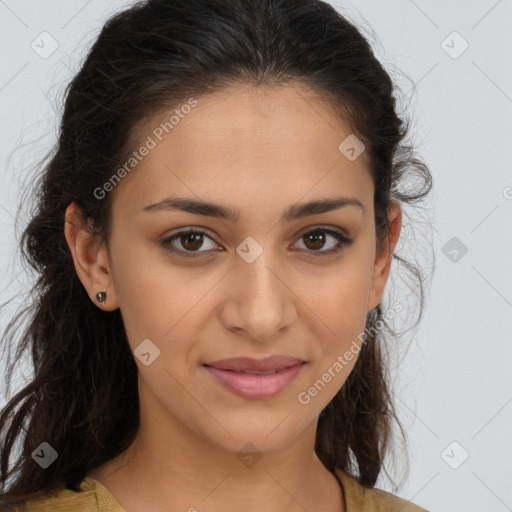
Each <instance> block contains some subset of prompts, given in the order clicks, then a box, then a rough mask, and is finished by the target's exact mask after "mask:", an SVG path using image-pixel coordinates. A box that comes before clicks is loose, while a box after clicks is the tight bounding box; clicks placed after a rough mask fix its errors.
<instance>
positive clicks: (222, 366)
mask: <svg viewBox="0 0 512 512" xmlns="http://www.w3.org/2000/svg"><path fill="white" fill-rule="evenodd" d="M303 362H304V361H303V360H302V359H298V358H296V357H291V356H284V355H275V356H269V357H266V358H264V359H253V358H251V357H233V358H230V359H221V360H219V361H213V362H209V363H204V364H205V366H211V367H213V368H218V369H219V370H230V371H233V372H243V373H268V372H275V371H276V370H283V369H285V368H289V367H290V366H296V365H298V364H301V363H303Z"/></svg>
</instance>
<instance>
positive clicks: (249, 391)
mask: <svg viewBox="0 0 512 512" xmlns="http://www.w3.org/2000/svg"><path fill="white" fill-rule="evenodd" d="M253 361H254V360H253ZM297 361H298V362H297ZM297 361H296V362H295V363H294V364H289V363H288V364H289V366H286V367H282V368H273V369H269V370H252V369H248V370H245V369H244V370H234V369H228V368H219V367H217V366H210V365H208V364H203V367H204V368H205V370H206V371H207V372H208V373H209V374H210V375H211V376H212V377H214V379H215V381H216V382H218V383H220V384H221V385H222V386H223V387H224V388H225V389H228V390H229V391H231V392H232V393H234V394H235V395H237V396H240V397H242V398H246V399H252V400H263V399H267V398H272V397H273V396H276V395H278V394H279V393H281V392H282V391H283V390H284V389H285V388H287V387H288V386H289V385H290V384H291V383H292V382H293V381H294V380H295V379H296V378H297V376H298V374H299V373H300V371H301V370H302V368H303V367H304V366H305V365H306V363H305V362H304V361H301V360H297Z"/></svg>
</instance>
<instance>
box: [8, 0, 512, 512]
mask: <svg viewBox="0 0 512 512" xmlns="http://www.w3.org/2000/svg"><path fill="white" fill-rule="evenodd" d="M331 3H332V4H333V5H335V6H336V7H337V8H338V9H339V10H340V11H341V12H342V13H343V14H345V15H348V16H349V17H350V19H352V20H353V21H356V22H357V23H358V24H359V26H360V27H361V28H362V30H363V32H364V33H365V34H366V35H367V36H368V37H369V38H370V41H371V43H372V45H373V46H374V49H375V51H376V53H377V55H378V57H379V58H380V59H381V61H382V62H383V64H384V65H385V66H386V68H387V69H388V70H389V71H390V72H391V73H392V75H393V77H394V78H395V80H397V82H398V83H399V85H400V87H401V88H402V91H403V92H404V93H406V95H407V96H406V97H407V98H408V99H409V100H410V103H409V115H410V116H412V118H413V123H414V131H413V135H414V138H415V141H416V144H417V147H418V150H419V153H420V156H421V157H422V158H424V159H425V160H426V162H427V164H428V165H429V167H430V169H431V172H432V173H433V176H434V186H435V189H434V192H433V195H432V201H433V203H432V204H431V206H432V208H433V209H435V220H434V224H433V225H432V227H431V228H430V230H431V231H432V233H433V243H434V250H435V253H436V261H435V265H436V268H435V272H434V278H433V283H432V287H431V289H430V290H429V297H428V299H427V301H428V303H427V311H426V314H425V316H424V318H423V321H422V323H421V325H420V329H419V331H418V332H417V334H416V335H415V336H414V337H413V339H412V340H411V339H410V338H409V339H407V340H404V342H403V343H404V345H405V344H410V349H409V351H408V352H407V354H406V356H405V357H404V358H403V360H400V362H399V363H398V364H397V365H396V367H395V368H393V369H392V371H393V372H394V374H395V375H396V395H397V403H398V406H399V411H400V413H401V418H402V421H403V424H404V426H405V428H406V430H407V432H408V435H409V440H410V455H411V465H410V475H409V479H408V481H407V482H406V483H405V484H404V485H403V486H402V487H401V488H400V489H399V491H398V492H397V494H399V495H401V496H403V497H406V498H407V499H410V500H412V501H414V502H415V503H418V504H420V505H422V506H424V507H425V508H428V509H429V510H431V511H437V512H453V511H456V510H457V511H458V510H464V511H466V512H473V511H474V512H476V511H478V512H480V511H482V510H485V511H486V512H502V511H506V510H512V486H511V485H510V482H511V476H512V471H511V470H510V460H511V459H512V445H511V436H510V432H511V423H512V422H511V420H512V403H511V402H512V385H511V384H512V377H511V372H510V365H511V361H512V343H511V340H510V328H511V326H512V322H511V318H512V272H511V270H510V262H511V261H512V242H511V239H512V229H511V228H512V222H511V218H512V173H511V163H510V156H509V155H510V146H511V143H512V72H511V64H510V62H512V59H511V50H510V48H512V31H511V30H510V27H511V25H512V1H511V0H500V1H495V0H479V1H467V0H466V1H462V0H457V1H455V0H452V1H449V2H447V1H441V0H435V1H432V0H430V1H427V0H415V1H413V0H394V1H388V2H383V1H378V0H360V1H357V0H353V1H351V2H348V1H347V2H341V1H337V2H331ZM127 5H129V3H128V2H126V1H122V0H117V1H113V0H111V1H100V0H89V1H86V0H72V1H71V0H48V1H46V2H44V3H43V2H40V1H35V0H21V1H14V0H0V48H1V50H0V51H1V55H2V66H1V68H0V109H1V113H2V115H1V116H0V126H1V134H2V137H0V162H1V165H0V240H1V244H0V266H1V268H2V272H1V277H0V302H2V303H3V302H5V301H6V300H8V299H10V298H11V297H13V296H16V299H15V301H14V304H16V303H21V302H23V296H22V295H17V294H18V293H19V292H20V291H21V290H24V289H25V288H24V286H26V284H27V282H28V277H27V276H25V275H24V274H23V273H22V272H21V270H22V268H21V267H20V265H19V260H18V259H17V258H16V256H15V253H14V251H15V240H16V238H15V237H16V234H19V233H20V232H21V228H22V227H23V225H24V222H25V220H26V218H25V217H23V218H22V222H20V226H18V229H17V232H15V229H14V215H15V212H16V205H17V202H18V201H19V200H21V199H22V196H21V189H20V186H21V185H22V184H24V183H26V180H27V179H30V172H31V170H30V165H33V164H34V163H35V162H36V160H37V159H39V158H41V157H42V156H43V155H44V154H45V152H46V150H47V149H48V148H49V147H50V145H51V144H53V142H54V141H55V137H56V133H57V126H58V119H59V114H60V110H59V106H58V104H59V101H60V99H61V94H62V91H63V90H64V87H65V86H66V85H67V83H68V80H69V79H70V77H71V76H72V74H73V73H74V72H76V70H77V69H78V66H79V63H80V61H81V59H82V57H83V56H84V52H85V51H86V50H87V49H88V47H89V45H90V44H91V43H92V41H93V40H94V38H95V37H96V36H97V34H98V32H99V30H100V28H101V26H102V23H103V22H104V21H105V20H106V18H107V16H108V15H110V14H112V13H113V12H115V11H117V10H118V9H120V8H123V7H125V6H127ZM43 31H47V32H48V33H49V34H51V36H52V37H53V38H54V39H55V40H56V41H57V43H58V48H57V49H56V51H55V52H54V53H53V54H52V55H51V56H49V57H48V58H41V57H40V56H39V55H38V54H37V53H36V52H35V51H34V50H33V49H32V48H31V43H32V41H34V40H36V41H37V37H38V36H39V35H40V34H41V32H43ZM454 31H456V32H458V34H460V36H459V35H453V34H452V33H453V32H454ZM462 38H463V39H462ZM464 40H465V41H467V43H468V44H469V47H468V48H467V50H466V51H465V52H464V53H462V54H461V55H460V56H459V55H457V54H458V53H459V52H460V50H461V49H462V48H463V46H462V45H463V44H464ZM443 41H445V43H443ZM47 48H48V46H47ZM449 53H451V54H452V55H451V56H450V55H449ZM455 56H456V57H457V58H454V57H455ZM400 72H402V74H400ZM404 74H405V75H404ZM407 77H409V78H410V79H411V80H412V82H414V83H415V84H416V90H415V91H413V89H412V85H413V83H412V82H411V81H408V80H407ZM54 107H56V108H57V110H56V111H54ZM429 222H430V223H432V219H430V220H429V219H428V218H425V226H424V227H423V228H422V232H423V233H425V235H424V236H426V237H427V238H428V231H429V227H428V226H429ZM418 227H420V226H418ZM418 227H417V228H416V229H418ZM416 233H419V235H420V236H421V233H420V232H419V231H416ZM454 237H455V238H456V239H455V240H452V239H453V238H454ZM427 238H425V240H427ZM404 243H405V242H404ZM418 243H419V242H418ZM424 243H425V242H424ZM447 244H448V245H447ZM451 244H458V247H456V246H452V245H451ZM461 244H464V246H465V247H467V253H465V254H464V255H462V256H461V254H462V253H461V252H460V250H459V248H460V247H462V245H461ZM411 247H412V248H411V249H407V246H404V248H403V249H402V250H403V251H408V252H407V253H404V255H405V257H406V258H407V259H411V258H413V257H414V254H413V252H414V251H415V252H416V253H417V255H416V259H417V260H418V261H421V257H422V255H423V254H424V253H428V244H427V245H426V249H425V246H423V247H422V246H421V245H419V246H411ZM454 248H455V250H456V251H458V252H457V255H456V253H454V252H453V249H454ZM443 250H444V252H443ZM450 251H452V252H451V254H450ZM445 253H446V255H445ZM454 259H455V260H456V261H453V260H454ZM389 284H390V285H391V284H393V283H389ZM12 311H13V307H12V306H11V307H9V308H4V309H2V310H1V311H0V314H1V318H0V327H2V328H3V327H4V326H5V324H6V321H7V319H8V318H9V315H10V314H11V313H12ZM25 367H26V366H25ZM0 371H1V372H3V367H0ZM22 373H23V372H22ZM27 375H28V373H25V376H27ZM0 377H2V379H3V375H0ZM21 378H22V375H21V374H20V379H21ZM2 384H3V381H2ZM6 400H7V397H6V396H1V394H0V403H1V404H2V405H3V404H4V403H5V402H6ZM453 442H455V443H456V444H451V443H453ZM447 447H448V448H447ZM466 452H467V454H468V458H467V460H465V461H464V462H463V463H462V464H460V463H461V461H462V460H463V457H464V456H465V454H466ZM399 460H400V457H399ZM459 464H460V465H459ZM450 465H451V466H454V467H455V466H458V467H457V469H454V468H453V467H451V466H450ZM396 474H398V473H396ZM379 481H380V480H379ZM382 485H383V486H384V487H385V488H386V485H385V484H384V483H383V484H382ZM388 489H389V488H388Z"/></svg>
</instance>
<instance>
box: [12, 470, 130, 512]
mask: <svg viewBox="0 0 512 512" xmlns="http://www.w3.org/2000/svg"><path fill="white" fill-rule="evenodd" d="M49 510H51V511H52V512H70V511H73V512H100V511H101V512H124V510H123V508H122V507H121V506H120V505H119V504H118V503H117V501H116V500H115V499H114V498H113V496H111V495H110V494H109V493H108V491H107V490H106V489H105V488H104V487H103V486H102V485H101V484H100V483H99V482H98V481H96V480H94V479H93V478H89V477H86V478H85V479H84V480H82V482H81V484H80V491H79V492H75V491H72V490H70V489H66V488H60V489H56V490H54V491H53V492H51V493H49V494H48V495H46V496H45V497H43V498H39V499H34V500H31V501H28V502H26V503H25V504H24V505H22V506H21V507H19V508H18V509H16V511H15V512H48V511H49Z"/></svg>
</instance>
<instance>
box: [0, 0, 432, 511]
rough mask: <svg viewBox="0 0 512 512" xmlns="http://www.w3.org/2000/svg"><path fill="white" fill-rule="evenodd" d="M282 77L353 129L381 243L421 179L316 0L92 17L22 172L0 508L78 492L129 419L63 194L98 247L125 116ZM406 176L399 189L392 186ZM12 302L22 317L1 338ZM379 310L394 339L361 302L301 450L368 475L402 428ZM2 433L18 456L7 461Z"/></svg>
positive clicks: (127, 432)
mask: <svg viewBox="0 0 512 512" xmlns="http://www.w3.org/2000/svg"><path fill="white" fill-rule="evenodd" d="M288 82H289V83H299V84H301V85H305V86H308V87H309V88H310V90H312V91H314V92H315V93H317V94H318V96H319V97H320V98H322V99H323V100H324V101H325V102H326V103H327V104H329V105H330V106H332V108H333V110H334V111H335V112H336V113H338V114H339V115H340V116H343V119H345V120H346V121H347V122H348V123H349V124H350V126H351V129H352V130H353V132H354V133H355V134H356V135H357V137H358V138H359V139H360V140H361V141H363V142H364V144H365V146H366V151H367V152H368V153H367V156H368V157H369V162H370V165H371V169H370V170H371V175H372V178H373V180H374V184H375V196H374V210H375V224H376V239H377V241H378V243H379V244H380V243H381V242H382V241H383V240H384V239H385V238H386V237H387V236H388V234H389V224H388V213H389V207H390V204H391V201H392V200H397V201H399V202H400V203H401V204H402V205H405V204H412V203H416V202H418V201H419V200H421V199H423V198H424V197H425V196H426V195H427V194H428V193H429V191H430V189H431V186H432V177H431V174H430V172H429V169H428V168H427V166H426V165H425V164H424V163H423V162H422V161H421V159H419V158H418V157H417V156H416V152H415V151H414V150H413V147H412V145H409V144H408V143H406V142H405V140H406V139H405V137H406V135H407V133H408V129H409V124H408V123H409V121H408V120H404V119H403V118H401V117H400V116H399V115H398V113H397V105H396V99H395V97H394V92H395V91H397V87H396V86H394V84H393V82H392V80H391V78H390V76H389V74H388V73H387V72H386V70H385V69H384V68H383V66H382V65H381V64H380V62H379V61H378V59H377V58H376V57H375V55H374V53H373V51H372V49H371V46H370V44H369V42H368V41H367V40H366V38H365V37H364V36H363V35H362V34H361V32H360V31H359V30H358V29H357V28H356V26H355V24H353V23H351V22H349V21H348V20H347V19H346V18H345V17H343V16H342V15H341V14H340V13H338V12H337V11H336V10H335V9H334V8H333V7H332V6H330V5H329V4H327V3H324V2H322V1H320V0H257V1H255V0H187V1H181V0H147V1H144V2H138V3H136V4H134V5H133V6H132V7H130V8H129V9H127V10H124V11H122V12H120V13H118V14H116V15H114V16H113V17H111V18H110V19H109V20H108V21H107V22H106V24H105V25H104V27H103V29H102V31H101V33H100V34H99V36H98V38H97V40H96V41H95V42H94V44H93V45H92V47H91V49H90V51H89V52H88V54H87V56H86V58H85V60H84V62H83V63H82V65H81V68H80V70H79V71H78V73H77V74H76V76H75V77H74V78H73V80H72V81H71V83H70V84H69V86H68V87H67V90H66V92H65V103H64V110H63V114H62V119H61V124H60V132H59V138H58V142H57V144H56V146H55V148H54V149H53V150H52V151H51V153H50V154H49V157H48V162H47V164H45V165H44V168H43V169H42V172H41V174H40V176H39V179H38V181H37V182H36V184H35V188H36V190H37V194H36V197H37V202H36V204H35V209H34V212H33V215H32V216H31V218H30V221H29V223H28V225H27V226H26V228H25V230H24V232H23V235H22V238H21V241H20V248H21V252H22V253H23V257H24V258H26V261H28V263H29V264H30V265H31V267H32V268H33V269H34V270H35V271H36V273H37V276H38V277H37V281H36V282H35V283H34V286H33V288H32V289H31V293H32V301H31V302H30V303H29V305H28V306H27V307H25V309H24V310H23V311H22V312H20V313H19V314H18V316H17V317H16V318H15V319H13V320H12V322H10V324H9V325H8V327H7V328H6V330H5V333H4V336H3V338H2V343H3V344H4V345H5V346H4V349H5V347H6V346H10V347H11V348H14V347H15V348H16V352H15V354H14V359H13V361H10V357H9V362H10V364H9V370H8V372H7V376H6V383H7V386H8V387H7V389H9V384H10V382H11V381H12V373H13V368H14V364H15V362H16V361H18V360H20V359H21V356H22V354H23V352H24V351H25V350H27V349H29V350H30V353H31V359H32V363H33V369H34V376H33V378H32V380H30V381H29V383H28V384H27V385H26V386H25V387H24V388H23V389H21V391H19V392H18V393H16V394H15V395H14V396H13V397H12V398H11V399H10V401H9V402H8V403H7V405H6V406H5V407H4V409H3V410H2V411H1V413H0V440H1V451H0V492H1V494H0V501H1V502H2V503H4V504H5V505H6V506H10V505H14V504H17V503H22V502H23V501H24V500H26V499H27V498H28V497H32V498H34V497H37V496H39V495H40V494H41V493H44V492H48V491H50V490H54V489H57V488H59V487H61V486H67V487H68V488H69V489H77V488H78V484H79V483H80V481H81V480H82V479H83V478H84V476H85V474H86V473H87V472H88V471H89V470H91V469H92V468H95V467H97V466H99V465H101V464H102V463H104V462H106V461H107V460H109V459H111V458H113V457H115V456H116V455H118V454H119V453H120V452H122V451H124V450H125V449H126V448H127V447H128V446H129V445H130V444H131V443H132V441H133V440H134V438H135V435H136V433H137V430H138V426H139V401H138V392H137V367H136V364H135V362H134V358H133V354H132V352H131V350H130V347H129V345H128V341H127V337H126V333H125V330H124V326H123V322H122V318H121V314H120V311H119V309H117V310H115V311H112V312H105V311H102V310H101V309H99V308H98V307H96V305H95V304H93V303H92V301H91V300H90V298H89V296H88V294H87V292H86V290H85V288H84V286H83V285H82V283H81V281H80V280H79V279H78V276H77V274H76V272H75V269H74V265H73V260H72V256H71V253H70V250H69V247H68V245H67V242H66V240H65V237H64V213H65V210H66V207H67V206H68V205H69V204H70V203H71V202H72V201H76V202H77V203H78V205H79V206H80V208H81V209H82V212H83V220H84V225H85V221H86V219H93V221H94V230H95V232H96V233H97V234H98V235H100V236H101V237H102V238H103V240H104V241H105V242H106V244H107V247H108V242H109V236H110V228H111V195H110V194H107V196H106V197H105V198H104V199H102V200H98V199H97V198H96V196H95V194H94V190H95V189H97V187H100V186H101V185H102V184H104V183H105V182H106V181H107V180H108V179H109V178H110V177H111V176H112V174H113V172H114V171H115V170H116V169H118V167H119V166H120V165H122V164H123V162H124V161H125V159H126V156H127V155H128V154H129V153H130V151H133V149H134V148H133V147H132V145H133V140H134V136H135V135H136V127H137V126H138V123H139V122H141V121H142V120H144V119H147V118H148V116H151V115H153V114H156V113H161V112H163V111H165V110H167V109H170V108H174V107H176V106H177V105H179V104H180V103H181V102H183V101H186V100H187V99H188V98H190V97H192V96H193V97H195V98H199V97H200V96H201V95H204V94H208V93H210V92H215V91H218V90H221V89H222V88H223V87H226V86H228V85H232V84H239V85H244V84H250V85H260V84H261V85H270V86H273V85H275V86H277V85H282V84H286V83H288ZM340 142H341V141H340ZM134 172H136V171H134ZM408 177H409V178H413V180H412V183H413V184H414V187H411V188H409V190H404V189H401V187H402V185H403V184H405V183H406V182H408V183H410V181H409V180H408V179H407V178H408ZM393 258H394V259H395V260H399V262H400V264H401V267H404V268H405V269H407V270H409V271H410V272H411V273H412V275H413V276H414V277H415V278H417V281H418V284H419V290H420V296H421V308H420V314H419V316H418V322H419V319H420V318H421V316H422V312H423V304H424V292H423V290H424V278H423V277H424V276H423V274H422V271H421V270H419V269H418V268H416V267H415V266H413V265H411V264H410V263H408V262H407V261H406V260H404V259H402V258H401V257H400V256H399V255H398V254H397V253H396V252H395V253H394V254H393ZM23 315H28V323H27V326H25V327H24V329H23V331H22V333H21V336H20V340H19V341H18V342H16V343H15V334H16V332H18V330H19V329H18V330H16V329H15V326H16V321H17V320H19V319H20V318H21V317H22V316H23ZM379 321H380V322H383V324H384V325H386V329H387V331H388V333H389V334H391V335H393V336H394V338H393V339H395V340H398V339H399V336H398V335H397V333H395V332H394V331H393V330H392V329H391V328H390V326H389V325H388V323H387V322H386V318H385V316H384V314H383V309H382V305H379V306H378V307H377V308H376V309H374V310H372V311H371V312H370V313H369V315H368V319H367V325H366V327H367V329H368V332H369V333H371V335H370V336H369V337H368V339H367V340H366V342H365V343H363V345H362V349H361V352H360V355H359V358H358V360H357V363H356V365H355V367H354V369H353V371H352V372H351V374H350V375H349V377H348V379H347V381H346V382H345V384H344V385H343V387H342V389H341V390H340V391H339V392H338V393H337V395H336V396H335V397H334V398H333V400H332V401H331V403H329V404H328V406H327V407H326V408H325V409H324V410H323V411H322V413H321V414H320V417H319V421H318V430H317V438H316V447H315V450H316V452H317V455H318V456H319V458H320V459H321V460H322V462H323V463H324V465H325V466H326V467H327V468H328V469H329V470H331V471H332V470H333V469H334V468H335V467H339V468H342V469H344V470H346V471H347V472H349V473H351V474H352V475H354V476H355V477H356V478H357V479H358V480H359V482H360V483H361V484H362V485H364V486H368V487H371V486H374V485H375V483H376V481H377V477H378V476H379V473H380V472H381V470H382V469H383V467H384V458H385V456H386V453H387V452H388V448H389V447H390V442H389V441H390V439H391V436H390V434H391V432H392V426H393V423H394V422H396V423H397V424H398V425H399V426H400V430H401V431H402V435H403V436H404V439H405V434H404V432H403V428H402V426H401V425H400V423H399V421H398V418H397V414H396V411H395V408H394V405H393V399H392V398H393V397H392V392H391V387H390V384H389V376H388V373H387V372H388V370H387V365H386V357H385V349H386V347H385V345H384V341H385V338H384V335H383V329H379V330H376V329H375V328H374V327H375V324H376V322H379ZM415 325H416V324H415ZM390 339H391V338H390ZM9 355H11V351H10V350H9ZM121 382H122V385H120V383H121ZM45 441H46V442H48V443H49V444H50V445H51V446H52V447H53V448H54V449H55V450H56V451H57V452H58V454H59V456H58V458H57V459H56V460H55V462H54V463H52V464H51V465H50V466H49V467H48V468H46V469H42V468H41V467H40V466H39V465H38V464H36V463H35V461H34V460H33V458H32V457H31V454H32V452H33V451H34V450H35V449H36V448H37V447H38V446H39V445H40V444H41V443H42V442H45ZM16 442H18V443H19V444H20V446H19V453H18V454H17V457H16V459H15V460H14V464H13V465H12V468H9V466H10V464H11V463H10V458H11V456H12V455H13V454H14V449H15V445H16ZM402 455H403V454H402Z"/></svg>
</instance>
